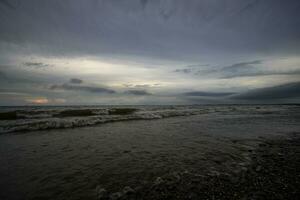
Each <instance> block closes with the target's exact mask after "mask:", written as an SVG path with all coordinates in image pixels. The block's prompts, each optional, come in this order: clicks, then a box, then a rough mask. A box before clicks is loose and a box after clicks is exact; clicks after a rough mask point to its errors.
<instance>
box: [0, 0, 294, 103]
mask: <svg viewBox="0 0 300 200" xmlns="http://www.w3.org/2000/svg"><path fill="white" fill-rule="evenodd" d="M299 9H300V1H299V0H287V1H283V0H243V1H241V0H226V1H220V0H189V1H182V0H151V1H150V0H127V1H119V0H86V1H81V0H64V1H61V0H45V1H40V0H26V1H17V0H13V1H8V0H0V95H1V97H2V98H1V99H0V105H10V104H18V105H22V104H26V103H27V102H30V101H28V100H30V99H31V100H32V101H31V102H33V103H34V102H45V104H59V103H61V102H64V104H110V103H114V104H122V103H124V104H128V103H129V104H131V103H132V104H173V103H175V104H177V103H178V104H191V103H239V102H245V101H247V102H248V103H252V102H255V103H257V102H263V103H272V102H275V101H276V102H279V103H280V102H283V103H286V102H291V103H299V96H298V90H297V87H298V86H299V85H298V81H299V80H300V13H299ZM20 94H22V95H20ZM24 94H26V95H24ZM45 99H47V100H45ZM55 99H63V101H56V100H55ZM35 100H37V101H35ZM40 100H41V101H40Z"/></svg>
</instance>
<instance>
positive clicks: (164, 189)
mask: <svg viewBox="0 0 300 200" xmlns="http://www.w3.org/2000/svg"><path fill="white" fill-rule="evenodd" d="M68 109H70V108H68ZM72 109H74V108H72ZM81 109H83V108H81ZM85 109H86V108H85ZM101 109H104V110H105V109H107V108H101ZM109 109H115V108H109ZM137 109H139V110H138V111H135V112H134V113H135V114H134V113H125V114H120V113H110V114H109V116H110V117H114V118H113V119H116V120H109V121H105V123H104V122H103V121H101V123H91V124H88V125H86V124H85V125H84V126H81V127H75V126H73V127H62V126H61V127H57V126H52V127H50V128H49V127H48V128H41V129H40V130H39V129H38V128H35V129H34V128H30V129H28V130H22V129H20V130H19V129H18V130H17V131H6V132H5V131H3V133H2V134H1V135H0V155H1V156H0V163H1V165H0V176H1V179H0V187H1V191H0V199H295V198H296V197H297V196H299V189H298V188H300V186H299V167H300V166H299V133H300V123H299V122H300V107H299V106H298V105H268V106H264V105H252V106H245V105H230V106H229V105H222V106H194V107H189V108H187V107H184V108H182V107H176V106H173V107H172V108H170V107H167V108H166V107H155V108H153V107H151V108H148V107H146V108H144V107H142V108H141V107H138V108H137ZM162 110H163V111H164V112H162ZM183 110H184V112H183ZM3 112H4V111H3ZM5 112H8V111H7V110H5ZM10 112H11V110H10ZM55 112H56V111H55ZM48 113H49V112H48ZM108 113H109V112H108ZM141 113H142V114H141ZM145 113H147V116H152V118H151V117H148V118H147V119H146V118H141V117H140V118H138V117H137V116H141V115H143V116H146V114H145ZM162 113H168V114H162ZM170 113H172V114H170ZM174 113H176V114H174ZM182 113H183V114H182ZM154 114H156V117H153V116H154ZM99 115H100V114H99ZM133 115H134V116H135V117H133ZM125 116H126V117H125ZM158 116H161V117H158ZM68 117H70V116H68ZM68 117H65V116H64V117H63V120H64V121H66V120H68V121H70V120H73V121H74V120H75V119H74V118H68ZM72 117H74V116H72ZM78 117H79V116H77V117H76V120H78ZM85 117H86V116H84V117H83V116H80V119H81V120H83V121H84V120H85V119H83V118H85ZM94 117H95V116H94ZM96 117H98V118H99V116H96ZM107 118H108V117H107V116H106V119H107ZM125 118H126V120H124V119H125ZM46 119H47V120H48V121H49V119H50V121H51V120H52V121H53V120H56V121H58V120H60V118H58V117H57V116H56V117H49V116H48V117H46V118H45V119H43V120H46ZM93 119H94V118H93ZM101 119H103V117H102V118H101ZM109 119H111V118H109ZM117 119H118V120H117ZM18 120H19V119H16V120H13V121H9V122H8V120H6V121H5V120H4V121H2V122H1V125H2V130H14V129H9V128H7V127H13V126H12V124H21V123H23V125H24V123H26V126H22V127H33V126H32V124H33V123H35V124H36V121H35V120H36V118H35V119H34V120H33V121H32V119H31V118H30V119H25V121H24V118H23V119H20V120H22V121H19V122H17V121H18ZM26 120H27V121H26ZM7 124H9V126H5V125H7ZM28 124H30V125H28ZM3 127H4V128H3ZM35 127H36V126H35ZM43 127H44V126H43Z"/></svg>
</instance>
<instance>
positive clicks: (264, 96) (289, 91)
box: [232, 82, 300, 101]
mask: <svg viewBox="0 0 300 200" xmlns="http://www.w3.org/2000/svg"><path fill="white" fill-rule="evenodd" d="M297 97H300V82H294V83H288V84H283V85H278V86H274V87H267V88H261V89H256V90H250V91H249V92H245V93H242V94H239V95H236V96H233V97H232V98H233V99H239V100H257V101H259V100H276V99H288V98H297Z"/></svg>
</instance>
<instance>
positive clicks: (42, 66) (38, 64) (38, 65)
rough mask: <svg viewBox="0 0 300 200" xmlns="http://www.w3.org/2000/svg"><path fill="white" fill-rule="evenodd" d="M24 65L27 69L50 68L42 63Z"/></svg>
mask: <svg viewBox="0 0 300 200" xmlns="http://www.w3.org/2000/svg"><path fill="white" fill-rule="evenodd" d="M24 65H25V66H27V67H34V68H45V67H49V66H51V65H49V64H46V63H42V62H25V63H24Z"/></svg>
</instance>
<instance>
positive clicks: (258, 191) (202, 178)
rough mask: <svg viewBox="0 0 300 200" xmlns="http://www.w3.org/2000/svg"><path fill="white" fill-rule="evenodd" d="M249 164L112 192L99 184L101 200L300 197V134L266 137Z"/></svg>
mask: <svg viewBox="0 0 300 200" xmlns="http://www.w3.org/2000/svg"><path fill="white" fill-rule="evenodd" d="M248 152H249V153H250V157H251V162H250V163H249V165H244V166H240V169H237V171H231V172H226V171H225V172H218V171H211V172H209V173H206V174H203V173H200V174H197V173H195V172H189V171H184V172H172V173H170V174H167V175H165V176H162V177H156V179H155V180H154V181H153V182H152V183H150V184H149V183H148V184H147V185H144V186H140V187H137V188H131V187H129V186H125V187H124V188H123V190H121V191H118V192H112V193H109V192H108V191H107V190H106V189H105V188H101V187H100V186H97V187H96V196H97V199H100V200H114V199H121V200H127V199H145V200H148V199H149V200H150V199H151V200H159V199H170V200H171V199H178V200H179V199H195V200H196V199H237V200H238V199H246V200H247V199H249V200H250V199H282V200H283V199H297V198H298V197H299V195H300V190H299V188H300V177H299V174H298V173H299V169H300V135H299V133H292V134H290V135H288V136H286V137H285V136H277V137H275V138H271V139H266V140H265V141H263V142H262V143H260V144H259V145H258V148H257V149H255V150H248Z"/></svg>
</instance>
